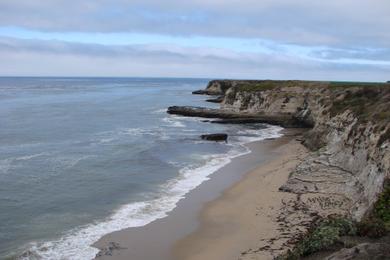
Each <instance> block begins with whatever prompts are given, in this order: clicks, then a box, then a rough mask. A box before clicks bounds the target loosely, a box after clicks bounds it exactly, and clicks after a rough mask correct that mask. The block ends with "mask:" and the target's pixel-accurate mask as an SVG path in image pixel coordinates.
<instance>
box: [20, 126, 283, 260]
mask: <svg viewBox="0 0 390 260" xmlns="http://www.w3.org/2000/svg"><path fill="white" fill-rule="evenodd" d="M281 129H282V128H280V127H274V126H270V127H269V128H266V129H261V130H257V131H256V133H257V135H258V136H257V137H255V136H254V137H253V138H256V140H263V139H267V138H276V137H280V136H281V134H280V130H281ZM248 133H249V132H248ZM252 134H255V133H254V132H253V133H252ZM251 141H253V139H251ZM244 143H247V140H240V141H239V142H238V143H236V144H231V145H233V146H236V148H237V149H231V150H230V151H229V152H228V153H227V154H214V155H209V156H207V157H204V159H205V160H206V161H207V163H206V164H205V165H203V166H200V167H194V166H187V167H184V168H182V169H181V170H180V171H179V172H180V174H179V176H178V177H177V178H175V179H173V180H171V181H169V182H167V183H165V184H164V185H162V186H161V191H160V192H161V196H160V197H159V198H157V199H154V200H149V201H142V202H136V203H131V204H128V205H124V206H122V207H120V208H119V209H118V210H117V211H116V212H114V213H113V214H112V215H111V216H110V217H109V218H107V219H106V220H104V221H102V222H99V223H92V224H89V225H86V226H83V227H80V228H76V229H73V230H71V231H69V232H67V233H66V234H65V235H64V236H62V237H61V238H60V239H58V240H53V241H48V242H44V243H34V244H31V245H30V249H29V251H28V253H27V254H25V255H27V257H23V256H22V257H20V259H92V258H94V257H95V255H96V253H97V252H98V250H97V249H96V248H94V247H91V245H92V244H93V243H94V242H96V241H97V240H98V239H99V238H100V237H102V236H103V235H105V234H108V233H111V232H114V231H117V230H121V229H125V228H129V227H138V226H144V225H146V224H148V223H150V222H152V221H154V220H156V219H160V218H163V217H165V216H167V213H168V212H170V211H171V210H173V209H174V208H175V207H176V205H177V203H178V202H179V200H181V199H182V198H184V197H185V195H186V194H187V193H188V192H189V191H191V190H193V189H194V188H196V187H197V186H199V185H200V184H201V183H202V182H204V181H206V180H208V179H209V178H210V175H211V174H212V173H214V172H215V171H217V170H218V169H220V168H221V167H223V166H225V165H226V164H228V163H229V162H230V161H231V159H232V158H235V157H238V156H241V155H244V154H247V153H249V152H250V150H249V149H248V148H247V147H245V146H243V144H244Z"/></svg>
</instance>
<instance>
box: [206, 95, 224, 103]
mask: <svg viewBox="0 0 390 260" xmlns="http://www.w3.org/2000/svg"><path fill="white" fill-rule="evenodd" d="M223 99H224V96H218V97H216V98H209V99H206V102H211V103H222V101H223Z"/></svg>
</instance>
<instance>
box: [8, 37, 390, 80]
mask: <svg viewBox="0 0 390 260" xmlns="http://www.w3.org/2000/svg"><path fill="white" fill-rule="evenodd" d="M0 56H1V57H2V60H1V62H0V71H1V74H2V75H3V76H17V75H32V76H40V75H45V76H150V75H153V76H164V77H212V78H215V77H220V78H263V79H264V78H273V79H328V80H362V81H384V80H389V79H388V75H389V72H390V67H389V66H376V65H375V66H374V65H357V64H338V63H334V62H323V61H316V60H312V59H303V58H299V57H294V56H290V55H286V54H283V53H279V54H275V53H274V54H272V55H271V54H259V53H258V54H255V53H246V52H232V51H230V50H224V49H210V48H184V47H180V46H166V45H125V46H111V45H99V44H79V43H69V42H61V41H43V40H20V39H14V38H4V37H0ZM151 72H152V73H151Z"/></svg>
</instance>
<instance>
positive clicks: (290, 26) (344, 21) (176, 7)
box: [0, 0, 390, 48]
mask: <svg viewBox="0 0 390 260" xmlns="http://www.w3.org/2000/svg"><path fill="white" fill-rule="evenodd" d="M389 11H390V1H388V0H328V1H312V0H295V1H290V0H272V1H271V0H262V1H259V0H241V1H237V0H223V1H222V0H208V1H205V0H188V1H179V0H166V1H156V0H155V1H152V0H144V1H140V0H131V1H130V0H127V1H126V0H117V1H109V0H101V1H92V0H85V1H73V3H72V2H71V1H69V0H68V1H65V0H39V1H32V0H2V1H1V2H0V26H20V27H25V28H32V29H37V30H51V31H85V32H97V31H100V32H138V33H159V34H169V35H201V36H228V37H250V38H265V39H272V40H276V41H279V42H282V43H298V44H305V45H330V46H336V45H337V46H344V47H345V46H349V47H351V46H365V47H387V48H388V43H389V42H390V30H388V28H389V27H390V15H388V14H389Z"/></svg>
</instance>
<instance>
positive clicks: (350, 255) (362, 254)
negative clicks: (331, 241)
mask: <svg viewBox="0 0 390 260" xmlns="http://www.w3.org/2000/svg"><path fill="white" fill-rule="evenodd" d="M352 259H354V260H367V259H390V248H389V245H388V244H385V243H362V244H359V245H357V246H354V247H352V248H344V249H341V250H340V251H338V252H336V253H334V254H332V255H330V256H328V257H326V258H325V260H352Z"/></svg>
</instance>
